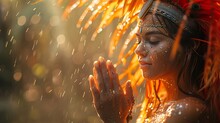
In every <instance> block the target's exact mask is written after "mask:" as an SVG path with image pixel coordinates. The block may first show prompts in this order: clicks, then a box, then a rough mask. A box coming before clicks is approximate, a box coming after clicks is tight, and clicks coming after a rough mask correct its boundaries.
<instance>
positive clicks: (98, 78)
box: [93, 61, 105, 92]
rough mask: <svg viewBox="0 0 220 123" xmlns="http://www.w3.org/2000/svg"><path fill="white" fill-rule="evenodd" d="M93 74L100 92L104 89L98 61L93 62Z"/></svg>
mask: <svg viewBox="0 0 220 123" xmlns="http://www.w3.org/2000/svg"><path fill="white" fill-rule="evenodd" d="M93 74H94V77H95V81H96V83H97V84H98V88H99V91H100V92H102V91H104V90H105V87H104V83H103V78H102V73H101V70H100V67H99V62H98V61H95V62H94V68H93Z"/></svg>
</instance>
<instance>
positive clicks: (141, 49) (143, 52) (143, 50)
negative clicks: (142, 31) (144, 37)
mask: <svg viewBox="0 0 220 123" xmlns="http://www.w3.org/2000/svg"><path fill="white" fill-rule="evenodd" d="M134 52H135V53H136V54H137V55H138V56H140V57H146V56H147V54H148V51H147V48H146V47H145V46H144V44H142V43H141V44H139V45H138V46H137V48H136V49H135V51H134Z"/></svg>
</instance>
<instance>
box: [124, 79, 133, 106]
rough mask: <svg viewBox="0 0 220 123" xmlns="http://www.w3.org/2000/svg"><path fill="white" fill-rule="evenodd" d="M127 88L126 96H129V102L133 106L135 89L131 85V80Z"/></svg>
mask: <svg viewBox="0 0 220 123" xmlns="http://www.w3.org/2000/svg"><path fill="white" fill-rule="evenodd" d="M125 90H126V97H127V100H128V103H129V105H131V106H132V105H133V104H134V95H133V90H132V87H131V81H130V80H128V81H127V83H126V89H125Z"/></svg>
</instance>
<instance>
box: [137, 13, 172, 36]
mask: <svg viewBox="0 0 220 123" xmlns="http://www.w3.org/2000/svg"><path fill="white" fill-rule="evenodd" d="M139 28H140V29H141V31H144V30H145V31H146V30H147V31H148V32H149V31H151V30H152V31H160V32H162V33H164V34H168V33H167V30H166V25H165V24H164V22H163V20H162V18H161V17H160V16H158V15H154V14H148V15H147V16H146V17H145V18H144V19H143V20H141V21H140V24H139Z"/></svg>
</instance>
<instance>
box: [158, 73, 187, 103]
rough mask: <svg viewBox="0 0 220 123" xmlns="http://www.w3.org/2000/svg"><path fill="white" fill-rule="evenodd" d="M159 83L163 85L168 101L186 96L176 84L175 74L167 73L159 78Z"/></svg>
mask: <svg viewBox="0 0 220 123" xmlns="http://www.w3.org/2000/svg"><path fill="white" fill-rule="evenodd" d="M160 82H161V84H162V85H163V86H164V88H165V90H166V93H167V97H166V99H165V101H166V102H168V101H176V100H179V99H182V98H184V97H186V95H185V94H184V93H183V92H181V91H180V90H179V88H178V85H177V75H169V76H166V77H164V78H162V79H160Z"/></svg>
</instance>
